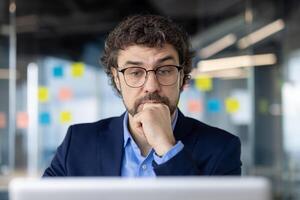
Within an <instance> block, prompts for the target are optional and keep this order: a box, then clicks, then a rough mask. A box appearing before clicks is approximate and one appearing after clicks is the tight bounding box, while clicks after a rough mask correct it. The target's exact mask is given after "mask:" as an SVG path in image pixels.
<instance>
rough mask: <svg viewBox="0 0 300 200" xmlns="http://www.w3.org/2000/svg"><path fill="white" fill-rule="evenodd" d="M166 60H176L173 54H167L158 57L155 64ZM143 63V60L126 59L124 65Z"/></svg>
mask: <svg viewBox="0 0 300 200" xmlns="http://www.w3.org/2000/svg"><path fill="white" fill-rule="evenodd" d="M168 60H173V61H175V62H176V59H175V58H174V57H173V56H171V55H167V56H165V57H163V58H160V59H158V61H157V62H156V64H155V65H158V64H160V63H163V62H165V61H168ZM143 64H144V63H143V62H139V61H131V60H128V61H126V62H125V64H124V66H126V65H143Z"/></svg>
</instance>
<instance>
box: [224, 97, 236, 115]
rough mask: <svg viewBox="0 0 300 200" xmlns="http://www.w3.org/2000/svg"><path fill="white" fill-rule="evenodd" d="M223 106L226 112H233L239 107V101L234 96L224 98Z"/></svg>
mask: <svg viewBox="0 0 300 200" xmlns="http://www.w3.org/2000/svg"><path fill="white" fill-rule="evenodd" d="M225 107H226V111H227V112H228V113H235V112H237V111H238V110H239V108H240V103H239V101H238V100H237V99H236V98H227V99H226V100H225Z"/></svg>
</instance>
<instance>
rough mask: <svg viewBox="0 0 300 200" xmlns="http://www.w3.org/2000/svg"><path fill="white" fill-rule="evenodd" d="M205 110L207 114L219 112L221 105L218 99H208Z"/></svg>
mask: <svg viewBox="0 0 300 200" xmlns="http://www.w3.org/2000/svg"><path fill="white" fill-rule="evenodd" d="M207 110H208V111H209V112H220V110H221V103H220V101H219V100H218V99H210V100H208V102H207Z"/></svg>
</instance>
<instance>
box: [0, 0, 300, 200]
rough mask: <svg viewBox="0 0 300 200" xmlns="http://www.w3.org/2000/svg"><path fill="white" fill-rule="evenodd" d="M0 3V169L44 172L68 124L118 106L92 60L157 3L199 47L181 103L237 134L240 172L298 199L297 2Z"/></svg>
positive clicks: (133, 0) (183, 107)
mask: <svg viewBox="0 0 300 200" xmlns="http://www.w3.org/2000/svg"><path fill="white" fill-rule="evenodd" d="M0 11H1V13H0V15H1V16H0V27H1V29H0V30H1V34H0V53H1V54H0V70H1V71H0V88H1V90H0V94H1V98H0V138H1V140H0V174H1V176H2V177H5V176H10V175H11V174H16V173H17V174H21V175H22V174H23V175H24V174H29V175H40V174H41V173H42V171H43V170H44V168H45V167H46V166H47V165H48V164H49V162H50V160H51V158H52V156H53V154H54V152H55V150H56V148H57V146H58V145H59V144H60V143H61V141H62V139H63V138H64V136H65V133H66V130H67V128H68V126H69V125H71V124H74V123H84V122H91V121H97V120H99V119H103V118H106V117H110V116H115V115H120V114H121V113H122V112H124V111H125V109H124V107H123V105H122V101H121V99H120V98H119V97H117V95H116V94H115V92H114V91H113V89H112V88H111V87H110V85H109V80H108V79H107V77H106V75H105V72H104V71H103V69H102V66H101V64H100V63H99V58H100V56H101V54H102V51H103V45H104V39H105V37H106V36H107V34H108V32H109V31H110V30H111V29H112V28H113V27H114V26H115V25H116V24H117V23H118V22H119V21H120V20H121V19H123V18H124V17H125V16H128V15H131V14H137V13H153V14H162V15H166V16H170V17H171V18H172V19H174V21H175V22H177V23H179V24H181V25H182V26H183V27H184V28H185V29H186V30H187V31H188V32H189V34H190V35H191V41H192V45H193V48H194V49H195V51H196V57H195V59H194V60H193V65H194V71H193V73H192V76H193V79H192V81H191V83H190V84H189V86H188V87H187V88H185V90H184V91H183V93H182V95H181V99H180V102H179V105H178V106H179V108H180V109H181V110H182V111H183V113H184V114H185V115H187V116H191V117H194V118H196V119H199V120H201V121H203V122H205V123H208V124H210V125H212V126H218V127H220V128H223V129H225V130H227V131H229V132H231V133H233V134H235V135H237V136H239V137H240V139H241V141H242V161H243V175H262V176H266V177H268V178H270V180H272V183H273V190H274V196H275V197H277V198H278V199H297V198H300V194H299V192H298V190H299V176H300V171H299V169H300V163H299V155H300V154H299V153H300V149H299V146H300V141H299V140H300V139H299V138H300V137H299V127H298V126H297V122H298V121H299V119H300V116H299V111H300V104H299V101H298V99H299V98H298V97H300V93H299V91H300V90H299V77H300V76H299V73H300V69H299V66H300V50H299V49H300V38H299V37H298V35H299V33H300V30H299V26H298V24H299V21H300V15H299V13H300V12H299V11H300V5H299V2H298V1H295V0H276V1H275V0H261V1H258V0H246V1H244V0H223V1H218V0H210V1H207V0H188V1H172V0H159V1H158V0H148V1H138V0H126V1H101V2H99V1H97V0H89V1H87V0H66V1H63V2H62V1H59V0H53V1H51V2H45V1H36V0H26V1H23V0H19V1H16V2H14V1H12V0H11V1H8V0H6V1H5V0H4V1H1V2H0ZM14 39H17V43H15V40H14ZM15 53H16V55H15ZM15 56H16V58H15ZM14 68H16V71H14ZM14 72H16V73H14Z"/></svg>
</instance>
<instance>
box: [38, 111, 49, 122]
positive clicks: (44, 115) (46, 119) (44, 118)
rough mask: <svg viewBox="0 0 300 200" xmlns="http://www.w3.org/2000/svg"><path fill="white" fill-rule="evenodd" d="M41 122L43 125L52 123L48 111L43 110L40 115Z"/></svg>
mask: <svg viewBox="0 0 300 200" xmlns="http://www.w3.org/2000/svg"><path fill="white" fill-rule="evenodd" d="M39 122H40V124H42V125H48V124H50V114H49V113H48V112H42V113H40V116H39Z"/></svg>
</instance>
